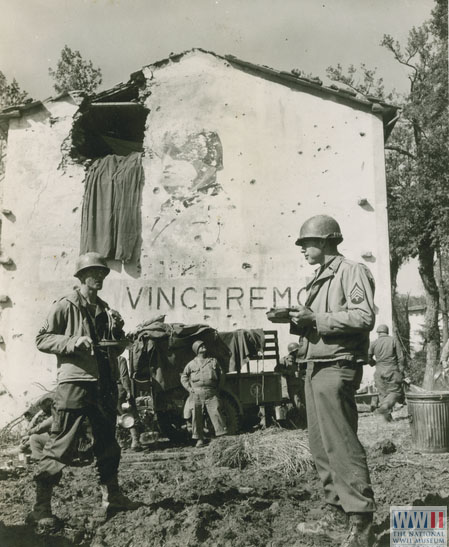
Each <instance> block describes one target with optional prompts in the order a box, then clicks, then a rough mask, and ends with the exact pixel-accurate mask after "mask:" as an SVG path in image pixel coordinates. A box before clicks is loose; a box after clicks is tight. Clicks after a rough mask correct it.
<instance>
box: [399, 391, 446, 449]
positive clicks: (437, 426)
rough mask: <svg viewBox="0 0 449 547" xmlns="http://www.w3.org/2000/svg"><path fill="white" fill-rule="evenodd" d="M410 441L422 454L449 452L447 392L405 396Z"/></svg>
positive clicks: (408, 394) (409, 393) (407, 394)
mask: <svg viewBox="0 0 449 547" xmlns="http://www.w3.org/2000/svg"><path fill="white" fill-rule="evenodd" d="M405 396H406V399H407V408H408V415H409V420H410V427H411V431H412V440H413V443H414V445H415V446H416V448H417V449H418V450H420V451H422V452H432V453H443V452H449V391H429V392H426V393H411V392H408V393H406V394H405Z"/></svg>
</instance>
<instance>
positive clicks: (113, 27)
mask: <svg viewBox="0 0 449 547" xmlns="http://www.w3.org/2000/svg"><path fill="white" fill-rule="evenodd" d="M432 8H433V1H432V0H0V14H1V18H0V70H1V71H3V73H4V74H5V75H6V77H7V79H8V80H11V79H12V78H13V77H15V78H16V79H17V81H18V82H19V84H20V85H21V87H22V88H24V89H25V90H27V91H28V92H29V93H30V95H32V96H33V97H34V98H35V99H44V98H46V97H48V96H50V95H52V94H54V91H53V88H52V81H51V79H50V77H49V76H48V68H49V67H53V68H54V67H55V66H56V63H57V60H58V58H59V54H60V52H61V49H62V48H63V46H64V45H65V44H67V45H68V46H69V47H71V48H72V49H78V50H79V51H80V52H81V54H82V55H83V57H84V58H86V59H91V60H92V61H93V63H94V65H95V66H99V67H101V69H102V71H103V85H102V89H106V88H108V87H112V86H114V85H115V84H117V83H119V82H122V81H127V80H128V77H129V75H130V73H131V72H134V71H136V70H138V69H139V68H141V67H142V66H144V65H147V64H150V63H152V62H154V61H158V60H160V59H163V58H165V57H167V55H168V54H169V53H170V52H175V53H176V52H181V51H184V50H186V49H190V48H192V47H201V48H204V49H208V50H212V51H215V52H216V53H220V54H227V53H230V54H233V55H235V56H237V57H239V58H241V59H244V60H247V61H252V62H255V63H259V64H265V65H268V66H271V67H273V68H279V69H282V70H291V69H292V68H300V69H301V70H304V71H305V72H310V73H313V74H315V75H317V76H324V71H325V69H326V67H327V66H329V65H336V64H337V63H338V62H340V63H341V64H343V65H345V66H346V65H348V64H349V63H354V64H356V65H358V64H359V63H361V62H364V63H366V65H367V66H369V67H378V69H379V74H380V75H382V76H383V77H384V79H385V81H386V83H387V85H388V86H389V87H390V86H391V87H395V88H397V89H399V90H405V89H406V86H407V77H406V76H407V74H406V72H405V71H404V70H403V69H402V68H401V67H399V66H398V65H397V64H396V63H395V62H394V60H393V59H392V58H391V55H390V54H389V53H388V52H387V51H386V50H384V49H383V48H381V47H380V46H379V43H380V41H381V39H382V36H383V34H385V33H389V34H392V35H393V36H394V37H396V38H398V39H399V40H400V41H403V40H404V39H405V38H406V36H407V33H408V31H409V30H410V28H411V27H412V26H413V25H415V26H416V25H420V24H421V23H422V22H423V21H424V20H426V19H428V18H429V16H430V12H431V10H432Z"/></svg>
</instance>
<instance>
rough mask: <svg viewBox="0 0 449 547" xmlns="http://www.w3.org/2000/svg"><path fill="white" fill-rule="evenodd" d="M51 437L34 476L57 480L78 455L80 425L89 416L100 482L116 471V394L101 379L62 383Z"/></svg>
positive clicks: (58, 388)
mask: <svg viewBox="0 0 449 547" xmlns="http://www.w3.org/2000/svg"><path fill="white" fill-rule="evenodd" d="M54 400H55V408H54V410H53V425H52V429H51V434H50V441H49V442H48V443H47V444H46V445H45V447H44V449H43V452H42V459H41V460H40V462H39V465H38V469H37V472H36V475H35V477H34V478H35V480H37V481H43V482H47V483H49V484H53V485H55V484H58V483H59V481H60V479H61V476H62V470H63V469H64V467H65V466H66V465H69V464H70V463H71V461H72V459H73V456H74V455H75V450H76V446H77V441H78V438H79V429H80V427H81V425H82V423H83V421H84V420H85V419H86V418H87V419H89V421H90V424H91V428H92V435H93V438H94V444H93V452H94V456H95V460H96V467H97V471H98V474H99V479H100V483H101V484H105V483H107V482H108V481H109V479H111V478H112V477H113V476H114V475H116V473H117V470H118V466H119V463H120V447H119V445H118V443H117V440H116V438H115V426H116V405H117V399H116V394H114V393H113V392H111V391H109V390H107V391H105V390H104V389H101V388H100V387H99V385H98V382H70V383H63V384H59V385H58V387H57V388H56V392H55V398H54Z"/></svg>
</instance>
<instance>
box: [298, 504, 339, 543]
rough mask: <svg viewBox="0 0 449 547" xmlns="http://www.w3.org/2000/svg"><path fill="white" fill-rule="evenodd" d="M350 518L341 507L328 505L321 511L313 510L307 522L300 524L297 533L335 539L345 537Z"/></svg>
mask: <svg viewBox="0 0 449 547" xmlns="http://www.w3.org/2000/svg"><path fill="white" fill-rule="evenodd" d="M347 526H348V517H347V515H346V513H345V512H344V511H343V509H342V508H341V507H337V506H336V505H331V504H326V505H325V506H324V507H323V508H322V509H320V510H312V511H310V512H309V514H308V515H307V521H304V522H300V523H299V524H298V526H297V527H296V530H297V532H299V533H301V534H305V535H313V536H316V535H324V536H328V537H331V538H333V539H335V538H336V537H338V538H341V537H344V533H345V532H346V531H347Z"/></svg>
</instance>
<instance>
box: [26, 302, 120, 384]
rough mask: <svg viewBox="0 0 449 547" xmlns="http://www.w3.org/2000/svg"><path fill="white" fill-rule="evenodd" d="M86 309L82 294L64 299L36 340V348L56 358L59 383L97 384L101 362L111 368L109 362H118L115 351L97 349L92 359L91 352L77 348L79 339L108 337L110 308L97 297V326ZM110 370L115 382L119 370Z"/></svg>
mask: <svg viewBox="0 0 449 547" xmlns="http://www.w3.org/2000/svg"><path fill="white" fill-rule="evenodd" d="M86 306H87V303H86V300H85V299H84V297H83V296H82V295H81V294H80V292H79V291H74V292H73V293H72V294H70V295H68V296H64V297H63V298H61V299H60V300H58V301H56V302H55V303H54V304H53V306H52V308H51V310H50V313H49V314H48V317H47V320H46V321H45V323H44V325H43V326H42V328H41V329H40V331H39V333H38V335H37V337H36V345H37V348H38V349H39V350H40V351H42V352H44V353H52V354H54V355H56V359H57V369H58V370H57V375H58V383H65V382H79V381H95V380H98V379H99V377H100V367H99V361H100V359H101V361H102V362H103V363H104V362H106V364H108V360H109V361H110V360H112V359H116V358H117V355H116V354H115V351H111V350H107V351H106V352H105V350H99V349H97V350H95V354H94V355H92V354H91V352H89V351H86V350H81V349H77V348H75V343H76V341H77V340H78V338H79V337H80V336H89V337H90V338H91V339H92V340H93V341H94V342H97V341H98V340H99V339H101V338H103V337H105V336H106V334H107V325H108V318H107V313H106V310H108V309H109V306H108V305H107V304H106V302H104V301H103V300H101V299H100V298H98V297H97V307H96V313H95V326H94V325H93V324H92V322H91V321H89V319H88V312H87V307H86ZM116 334H118V333H116ZM100 352H101V353H100ZM108 368H109V371H108V374H110V375H111V376H112V378H113V379H115V380H116V379H117V370H118V368H117V366H116V365H113V366H109V367H108Z"/></svg>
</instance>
